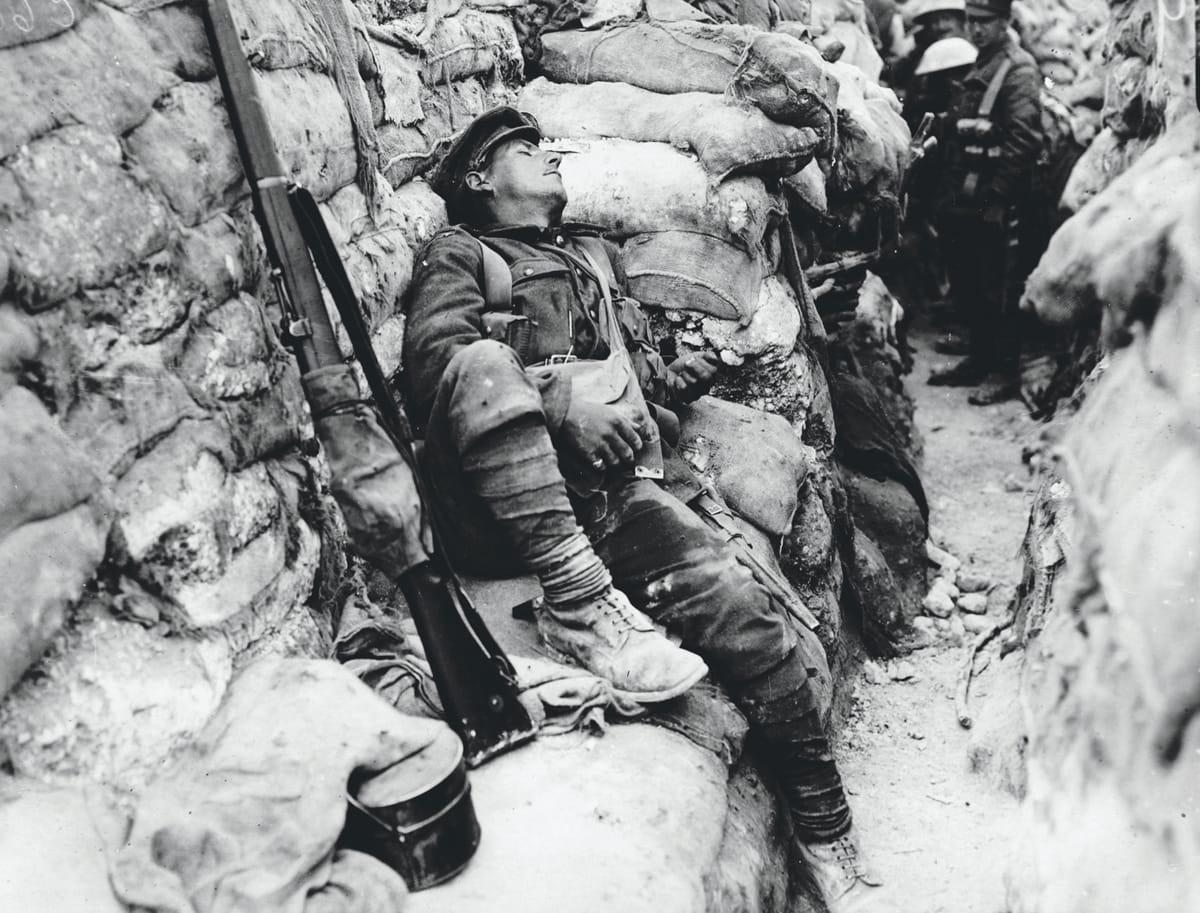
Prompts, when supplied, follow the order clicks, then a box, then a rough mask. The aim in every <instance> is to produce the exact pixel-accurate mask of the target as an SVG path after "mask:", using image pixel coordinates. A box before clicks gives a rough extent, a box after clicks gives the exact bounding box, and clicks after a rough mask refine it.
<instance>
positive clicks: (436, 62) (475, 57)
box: [381, 7, 522, 85]
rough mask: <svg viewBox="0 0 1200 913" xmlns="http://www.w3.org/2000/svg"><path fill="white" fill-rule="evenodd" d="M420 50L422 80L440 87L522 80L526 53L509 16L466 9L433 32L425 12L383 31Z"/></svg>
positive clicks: (443, 19)
mask: <svg viewBox="0 0 1200 913" xmlns="http://www.w3.org/2000/svg"><path fill="white" fill-rule="evenodd" d="M381 28H383V29H384V30H385V31H392V32H395V33H396V34H397V35H398V36H399V37H400V38H401V40H407V41H408V42H409V43H411V44H413V45H415V46H417V47H419V48H420V49H421V56H420V60H421V78H422V79H423V80H424V81H425V82H426V83H427V84H429V85H440V84H442V83H445V82H452V81H455V80H459V79H466V78H467V77H469V76H485V75H488V74H491V73H493V72H495V73H496V74H497V75H498V76H499V77H500V78H501V79H502V80H505V81H511V80H514V79H516V78H518V77H519V76H520V74H521V69H522V63H521V48H520V45H519V44H518V43H517V36H516V32H514V31H513V27H512V22H511V21H510V20H509V18H508V17H507V16H504V15H501V14H499V13H483V12H479V11H478V10H474V9H471V8H470V7H463V8H462V9H460V10H459V11H458V12H456V13H455V14H454V15H452V16H442V17H440V18H437V19H435V20H434V21H433V24H432V28H430V27H429V24H428V23H427V19H426V13H425V12H419V13H413V14H411V15H409V16H405V17H403V18H401V19H398V20H396V21H395V22H393V23H390V24H389V25H387V26H384V27H381Z"/></svg>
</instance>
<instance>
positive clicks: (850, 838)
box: [403, 107, 892, 913]
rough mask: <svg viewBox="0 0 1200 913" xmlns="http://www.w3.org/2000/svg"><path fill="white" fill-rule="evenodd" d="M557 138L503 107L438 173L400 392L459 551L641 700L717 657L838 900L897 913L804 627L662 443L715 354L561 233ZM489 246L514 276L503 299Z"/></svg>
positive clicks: (839, 909)
mask: <svg viewBox="0 0 1200 913" xmlns="http://www.w3.org/2000/svg"><path fill="white" fill-rule="evenodd" d="M540 140H541V133H540V131H539V130H538V128H537V125H536V122H534V120H533V119H532V118H531V117H529V116H528V115H524V114H521V113H519V112H518V111H516V110H515V109H513V108H505V107H501V108H496V109H493V110H491V111H489V112H487V113H485V114H483V115H481V116H480V117H478V118H477V119H476V120H475V121H473V122H472V123H471V124H470V125H469V126H468V127H467V128H466V129H465V130H464V131H463V133H462V134H460V135H459V136H458V137H457V138H456V139H455V141H454V142H453V143H452V145H451V147H450V149H449V151H448V152H447V154H446V156H445V157H444V159H443V161H442V162H441V164H440V166H439V168H438V170H437V172H436V173H435V174H434V175H433V177H432V183H433V186H434V189H435V190H436V191H437V192H438V193H439V194H440V195H441V196H442V197H443V198H444V199H445V201H446V204H447V209H448V212H449V215H450V221H451V223H452V224H456V225H457V227H455V228H452V229H450V230H448V231H444V232H442V233H440V234H439V235H437V236H436V237H435V238H434V239H433V240H432V241H431V242H430V243H429V245H428V246H427V247H426V248H425V250H424V251H423V252H422V253H421V254H420V256H419V257H418V260H417V265H416V269H415V272H414V277H413V283H412V286H411V289H410V294H409V303H408V322H407V328H406V335H405V344H404V354H403V363H404V374H403V377H404V381H403V383H404V387H405V394H406V397H407V404H408V408H409V413H410V416H411V418H412V420H413V422H414V424H415V425H416V426H417V427H418V428H419V429H422V430H423V433H424V437H425V447H424V450H423V462H424V469H425V472H426V474H427V479H428V482H429V488H430V493H431V496H432V500H433V509H434V510H435V511H437V512H438V513H439V514H440V516H441V517H442V520H443V523H442V525H443V526H444V527H445V530H446V533H447V536H446V538H447V540H448V541H447V544H446V547H447V548H448V549H449V550H450V552H451V558H452V559H453V560H454V561H456V562H458V563H459V565H460V566H461V567H463V568H464V569H466V570H470V571H472V572H474V573H479V574H486V575H494V576H512V575H513V573H514V571H528V572H531V573H533V574H534V575H536V576H537V578H538V580H539V581H540V583H541V586H542V590H543V594H544V597H545V604H544V606H543V607H542V608H541V609H539V611H538V618H537V622H538V628H539V631H540V634H541V636H542V638H543V640H544V641H545V642H546V644H547V645H548V646H549V647H550V648H551V649H552V650H553V651H555V652H557V653H560V654H566V655H567V656H569V657H571V658H572V659H574V660H575V661H577V662H578V663H580V664H582V665H583V666H585V667H586V668H588V669H590V670H591V671H592V672H594V673H596V674H598V675H601V676H603V677H606V678H608V679H610V680H611V681H612V682H613V684H614V686H615V687H616V688H617V689H619V690H621V691H623V692H626V693H627V694H628V695H629V696H632V697H634V698H636V699H640V700H642V701H644V702H650V701H658V700H664V699H666V698H669V697H673V696H675V695H678V694H680V693H682V692H683V691H685V690H686V689H687V688H689V687H690V686H691V685H693V684H694V683H695V682H696V681H698V680H699V679H700V678H701V677H702V676H703V675H704V674H705V672H706V671H707V667H711V669H712V672H713V673H714V674H715V676H716V677H717V678H719V679H720V680H721V681H722V682H723V683H724V684H725V686H726V687H727V688H728V689H729V691H730V693H731V694H732V695H733V697H734V699H735V700H736V701H737V703H738V705H739V706H740V707H741V708H742V710H743V711H744V712H745V714H746V716H747V718H748V719H749V720H750V723H751V726H752V727H753V728H754V729H755V730H756V731H757V734H758V736H759V738H760V740H761V741H762V742H763V744H764V745H766V746H767V754H768V755H769V763H770V764H771V765H772V767H773V769H774V772H775V774H776V775H777V777H778V779H779V781H780V783H781V784H782V786H783V789H784V791H785V794H786V796H787V801H788V805H789V809H790V812H791V818H792V821H793V823H794V825H795V832H796V835H797V842H798V847H799V850H800V852H801V855H802V856H803V858H804V859H805V861H806V862H807V863H808V865H809V867H810V869H811V871H812V872H813V874H814V876H815V879H816V881H817V883H818V885H819V886H820V887H821V889H822V890H823V892H824V894H825V896H826V898H827V901H828V904H829V907H830V909H831V910H833V911H834V913H843V911H851V910H854V911H858V910H862V911H867V910H890V909H892V907H891V906H890V905H887V901H886V899H885V897H884V894H885V892H884V890H883V889H882V888H881V887H879V886H878V884H879V883H878V882H877V881H875V880H873V879H872V878H871V877H870V875H868V874H867V872H866V869H865V867H864V865H863V863H862V862H861V859H860V856H859V852H858V847H857V840H856V836H855V834H854V831H853V830H852V827H851V820H850V810H849V808H848V807H847V804H846V796H845V793H844V791H843V788H842V783H841V779H840V776H839V774H838V769H837V766H836V764H835V763H834V760H833V757H832V755H831V753H830V747H829V742H828V740H827V738H826V735H825V732H824V730H823V727H822V724H821V719H820V713H819V711H818V707H817V703H816V699H815V696H814V693H813V688H812V687H811V683H810V682H809V681H808V671H807V670H808V666H809V665H810V663H809V662H807V661H806V658H805V656H804V655H803V653H802V650H801V649H800V647H799V642H798V638H797V635H796V633H795V630H794V628H793V627H792V622H791V620H790V618H788V617H785V615H784V613H783V612H782V611H781V610H780V609H778V608H777V607H776V605H775V604H774V603H773V601H772V598H771V596H770V594H769V592H768V591H767V590H765V589H764V588H763V587H762V586H760V585H759V584H758V583H757V582H756V581H755V580H754V578H753V576H752V575H751V573H750V572H749V571H748V570H747V569H746V568H745V567H743V565H741V564H740V563H739V562H738V561H737V558H736V555H735V554H734V553H733V551H732V550H731V546H729V545H728V544H727V543H726V541H725V540H724V539H722V538H721V537H720V536H719V535H717V534H716V533H715V532H713V531H712V530H710V529H709V527H708V526H706V525H705V524H704V522H703V521H701V520H700V519H699V518H698V517H697V516H696V515H695V514H694V513H693V512H692V511H691V510H690V509H689V508H688V506H687V504H686V503H685V501H686V500H687V499H688V498H690V497H692V496H693V495H694V494H695V493H697V492H699V490H700V485H699V483H698V482H697V481H696V480H695V478H694V477H692V476H691V474H690V472H689V471H688V470H687V468H686V466H685V465H684V464H683V463H682V462H681V461H680V460H679V458H678V457H676V456H674V455H673V454H672V453H671V452H670V450H669V448H666V447H664V445H663V442H662V440H661V437H660V432H659V425H660V423H661V424H662V425H663V427H667V426H668V425H669V419H670V418H671V415H670V414H669V412H668V410H669V409H670V408H671V406H672V405H675V404H680V403H687V402H690V401H692V400H694V399H696V398H697V397H698V396H700V395H701V394H702V393H704V392H706V391H707V389H708V388H709V386H711V383H712V381H713V379H714V376H715V373H716V369H717V365H718V362H717V360H716V358H715V357H713V356H711V355H690V356H687V357H685V358H683V359H679V360H676V361H674V362H672V363H671V364H670V365H666V364H664V362H663V359H662V358H661V357H660V355H659V353H658V351H657V349H656V347H655V345H654V342H653V340H652V338H651V334H650V332H649V327H648V324H647V321H646V318H645V316H644V314H642V312H641V310H640V309H639V307H638V305H637V304H636V302H633V301H632V300H630V299H628V298H626V297H624V295H623V291H624V285H625V283H624V277H623V275H622V273H621V272H620V269H619V266H618V264H617V263H616V259H615V257H614V256H610V246H609V245H608V244H607V243H606V242H604V241H602V240H601V238H600V236H599V234H598V233H597V231H596V230H595V229H589V228H588V227H586V226H581V225H573V224H563V223H562V222H561V215H562V212H563V209H564V207H565V205H566V191H565V189H564V187H563V181H562V177H561V176H560V174H559V163H560V160H561V156H559V155H558V154H556V153H554V152H550V151H547V150H544V149H542V148H540V146H539V142H540ZM485 246H486V248H485ZM485 249H486V250H490V251H494V252H496V253H498V254H499V258H500V262H502V264H505V265H506V266H507V272H506V274H505V275H504V276H503V277H502V280H503V281H502V282H501V283H499V284H500V285H502V286H507V288H505V289H504V291H503V292H502V293H501V294H499V295H498V294H496V293H495V292H493V291H491V288H492V286H493V285H495V284H496V283H494V282H493V278H494V275H495V273H494V269H495V263H496V262H497V260H496V259H493V260H492V264H493V266H492V273H491V277H492V278H489V268H488V267H487V266H485ZM490 258H491V255H490V254H489V259H490ZM502 268H503V267H502ZM510 279H511V282H509V280H510ZM498 299H499V300H498ZM623 351H627V352H628V356H629V357H628V358H626V357H625V356H624V354H623ZM668 489H670V491H668ZM671 492H675V494H672V493H671ZM676 495H679V497H677V496H676ZM651 618H652V619H653V620H654V621H655V622H657V623H658V624H659V625H661V626H663V627H664V628H665V629H666V630H667V631H668V632H670V633H672V634H674V635H677V636H678V637H679V638H680V639H681V640H682V643H683V645H684V647H686V648H687V649H682V648H680V647H676V646H674V645H673V644H672V643H671V641H669V640H667V639H666V638H665V637H663V636H661V635H660V634H658V633H657V631H656V629H655V628H654V626H653V625H652V624H651V621H650V619H651ZM689 651H694V652H689ZM700 657H703V659H701V658H700ZM706 664H707V665H706Z"/></svg>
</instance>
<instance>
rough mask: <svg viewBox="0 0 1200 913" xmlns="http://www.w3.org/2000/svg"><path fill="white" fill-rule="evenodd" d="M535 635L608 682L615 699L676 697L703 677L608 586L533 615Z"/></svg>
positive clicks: (692, 659)
mask: <svg viewBox="0 0 1200 913" xmlns="http://www.w3.org/2000/svg"><path fill="white" fill-rule="evenodd" d="M537 625H538V632H539V633H540V634H541V635H542V640H543V641H544V642H545V644H546V646H547V647H549V648H550V650H551V651H552V652H553V653H556V654H558V655H559V656H560V657H562V658H565V659H566V660H567V661H569V662H575V663H578V664H579V665H581V666H583V667H584V668H585V669H587V670H588V671H589V672H591V673H593V674H595V675H598V676H600V677H601V678H605V679H608V681H610V682H611V683H612V685H613V690H614V691H615V692H616V694H617V696H618V697H623V698H626V699H628V700H633V701H637V702H639V703H643V704H652V703H657V702H658V701H669V700H670V699H671V698H674V697H679V695H681V694H683V693H684V692H685V691H687V690H688V689H689V688H690V687H692V685H694V684H696V682H698V681H700V679H702V678H704V676H705V675H707V674H708V666H707V665H705V663H704V660H702V659H701V658H700V657H699V656H697V655H696V654H695V653H691V652H689V651H687V650H684V649H683V648H682V647H677V646H675V645H674V644H672V643H671V642H670V641H669V640H667V638H666V637H664V636H663V635H662V634H660V633H658V631H657V630H656V629H655V627H654V624H653V623H652V622H651V621H650V619H649V618H647V617H646V616H645V615H644V614H643V613H641V612H639V611H638V610H637V609H635V608H634V607H633V606H632V605H631V604H630V602H629V599H628V597H626V596H625V594H624V593H622V592H621V591H620V590H617V589H613V588H612V587H610V588H609V589H608V590H607V591H606V592H605V593H603V594H602V595H600V596H597V597H595V598H594V599H586V600H584V601H582V602H576V603H570V604H567V605H558V604H554V603H550V602H547V603H546V604H545V605H544V606H543V607H542V608H541V609H540V610H538V613H537Z"/></svg>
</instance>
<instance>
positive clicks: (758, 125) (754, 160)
mask: <svg viewBox="0 0 1200 913" xmlns="http://www.w3.org/2000/svg"><path fill="white" fill-rule="evenodd" d="M517 106H518V107H519V108H520V109H521V110H522V111H528V112H529V113H530V114H532V115H534V116H535V117H536V118H537V119H538V123H539V124H540V125H541V127H542V130H543V131H544V132H545V133H546V134H547V135H548V136H558V137H567V138H574V139H601V138H605V137H621V138H623V139H629V140H639V141H642V142H647V141H649V142H663V143H669V144H671V145H672V146H675V147H677V148H681V149H688V150H691V151H692V152H694V153H695V154H696V155H697V156H698V157H699V159H700V162H701V163H702V164H703V165H704V169H705V170H706V171H707V172H708V173H709V174H711V175H715V176H716V178H717V179H718V180H723V179H725V178H727V177H730V176H733V175H737V174H758V175H765V176H772V177H779V176H783V175H788V174H794V173H795V172H797V171H799V170H800V169H801V168H803V167H804V165H805V164H806V163H807V162H808V161H809V160H810V159H811V158H812V156H813V154H814V152H815V151H816V149H817V146H818V144H819V142H820V138H819V137H818V135H817V133H816V131H815V130H813V129H812V128H811V127H790V126H787V125H785V124H780V123H776V122H775V121H773V120H771V119H770V118H768V117H767V116H766V115H764V114H763V113H762V112H761V111H760V110H758V109H757V108H755V107H752V106H750V105H737V104H731V103H729V102H728V101H727V100H726V99H725V98H723V97H721V96H719V95H716V94H713V93H708V92H684V93H680V94H677V95H666V94H663V93H659V92H650V91H647V90H645V89H639V88H637V87H636V86H630V85H626V84H625V83H615V82H598V83H592V84H590V85H581V86H577V85H569V84H567V85H562V84H558V83H552V82H549V81H548V80H546V79H543V78H538V79H535V80H534V81H533V82H531V83H529V84H528V85H527V86H526V87H525V88H524V90H523V91H522V92H521V95H520V98H519V99H518V102H517Z"/></svg>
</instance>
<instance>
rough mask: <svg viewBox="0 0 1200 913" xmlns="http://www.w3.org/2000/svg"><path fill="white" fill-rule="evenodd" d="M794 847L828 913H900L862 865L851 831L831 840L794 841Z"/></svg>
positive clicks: (860, 855) (855, 840) (878, 883)
mask: <svg viewBox="0 0 1200 913" xmlns="http://www.w3.org/2000/svg"><path fill="white" fill-rule="evenodd" d="M797 846H798V848H799V850H800V857H801V858H802V859H803V860H804V864H805V865H806V866H808V870H809V873H810V874H811V875H812V877H813V881H815V882H816V884H817V887H818V888H819V889H820V891H821V896H822V897H823V898H824V900H825V905H826V906H827V907H828V908H829V913H900V908H899V906H897V905H896V904H895V903H894V902H893V901H892V899H891V897H890V896H889V891H888V890H887V889H886V888H885V887H883V882H881V881H880V880H879V879H878V878H876V877H875V876H874V875H872V874H871V872H870V870H869V869H868V867H867V865H866V863H865V862H864V860H863V857H862V851H861V850H860V849H859V846H858V838H857V835H856V834H855V832H854V829H853V828H851V829H850V831H849V832H847V833H846V834H843V835H842V836H841V837H838V838H836V839H835V840H830V841H821V842H817V841H812V842H804V841H798V842H797Z"/></svg>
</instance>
